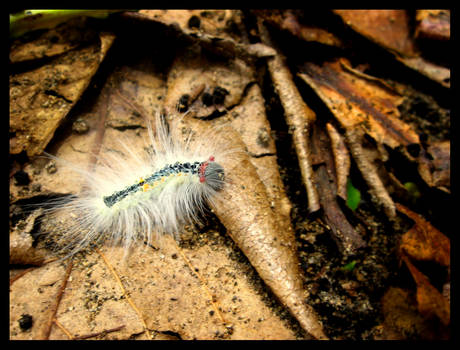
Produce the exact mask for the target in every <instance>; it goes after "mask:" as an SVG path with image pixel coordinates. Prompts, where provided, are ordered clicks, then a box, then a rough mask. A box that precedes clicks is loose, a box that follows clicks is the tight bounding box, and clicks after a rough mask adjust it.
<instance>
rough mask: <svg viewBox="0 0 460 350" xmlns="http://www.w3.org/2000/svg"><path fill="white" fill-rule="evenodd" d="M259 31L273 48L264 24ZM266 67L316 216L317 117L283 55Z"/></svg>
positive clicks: (262, 37)
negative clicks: (313, 151) (313, 140)
mask: <svg viewBox="0 0 460 350" xmlns="http://www.w3.org/2000/svg"><path fill="white" fill-rule="evenodd" d="M258 28H259V34H260V36H261V39H262V42H263V43H264V44H266V45H269V46H272V43H271V39H270V35H269V33H268V31H267V29H266V28H265V26H264V25H263V23H262V21H261V20H259V22H258ZM267 66H268V70H269V72H270V76H271V79H272V82H273V85H274V87H275V90H276V92H277V94H278V96H279V97H280V100H281V104H282V105H283V108H284V117H285V119H286V122H287V124H288V126H289V128H290V131H291V133H292V138H293V143H294V147H295V149H296V153H297V158H298V160H299V166H300V171H301V173H302V180H303V183H304V185H305V188H306V190H307V194H308V209H309V211H310V212H315V211H317V210H319V208H320V204H319V197H318V193H317V191H316V188H315V186H314V181H313V171H312V160H311V156H310V150H309V145H308V143H309V138H310V137H309V135H310V133H311V128H312V124H313V122H314V121H315V120H316V114H315V112H313V110H311V109H310V107H308V106H307V104H306V103H305V102H304V101H303V99H302V96H301V95H300V93H299V91H298V89H297V87H296V86H295V84H294V81H293V79H292V75H291V72H290V71H289V68H288V67H287V66H286V63H285V59H284V57H283V56H281V54H279V53H278V54H277V55H276V56H274V57H269V58H267Z"/></svg>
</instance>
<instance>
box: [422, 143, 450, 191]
mask: <svg viewBox="0 0 460 350" xmlns="http://www.w3.org/2000/svg"><path fill="white" fill-rule="evenodd" d="M418 162H419V164H418V171H419V173H420V175H421V177H422V178H423V180H425V182H426V183H427V184H428V186H430V187H436V188H438V189H440V190H442V191H445V192H447V193H450V141H440V142H433V143H431V144H430V145H429V146H428V148H427V150H426V153H425V152H423V153H421V154H420V156H419V158H418Z"/></svg>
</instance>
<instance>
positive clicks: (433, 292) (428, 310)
mask: <svg viewBox="0 0 460 350" xmlns="http://www.w3.org/2000/svg"><path fill="white" fill-rule="evenodd" d="M403 260H404V262H405V263H406V266H407V267H408V269H409V271H410V273H411V275H412V277H413V278H414V280H415V283H416V284H417V306H418V310H419V312H420V313H421V314H422V315H424V316H426V317H430V316H432V315H436V316H437V317H438V318H439V319H440V320H441V322H442V323H443V324H444V325H445V326H447V325H449V324H450V305H449V302H448V301H447V300H446V299H445V298H444V297H443V295H442V294H441V293H440V292H439V291H438V290H437V289H436V288H435V287H433V286H432V285H431V283H430V281H429V279H428V278H427V277H426V276H425V275H424V274H423V273H421V272H420V271H419V270H418V269H417V268H416V267H415V266H414V265H413V264H412V263H411V262H410V260H409V259H408V258H407V257H405V256H403Z"/></svg>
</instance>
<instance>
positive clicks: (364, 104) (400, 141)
mask: <svg viewBox="0 0 460 350" xmlns="http://www.w3.org/2000/svg"><path fill="white" fill-rule="evenodd" d="M302 68H303V69H302V73H300V74H299V76H300V77H301V78H302V79H303V80H304V81H305V82H306V83H307V84H308V85H310V86H311V87H312V88H313V89H314V90H315V92H316V93H317V94H318V96H319V97H320V98H321V99H322V100H323V101H324V103H325V104H326V105H327V106H328V107H329V109H330V110H331V112H332V113H333V114H334V116H335V117H336V118H337V120H338V121H339V122H340V123H341V124H342V126H343V127H344V128H345V129H350V128H356V127H358V128H362V129H364V130H365V131H366V133H368V134H369V135H370V136H372V137H373V138H374V139H375V140H376V141H377V142H378V143H384V144H386V145H388V146H390V147H392V148H394V147H397V146H400V145H403V146H407V145H409V144H412V143H419V138H418V136H417V134H416V133H415V132H414V131H413V130H412V129H411V128H410V126H409V125H407V124H405V123H404V122H403V121H401V120H400V119H399V111H398V109H397V106H398V105H399V104H401V102H402V101H403V98H402V97H401V96H400V95H398V94H397V93H396V92H395V91H393V90H391V89H390V88H388V87H387V86H385V85H383V84H382V83H381V82H380V81H378V80H377V81H376V80H375V79H372V78H369V77H368V76H366V75H363V74H362V73H360V72H356V71H355V70H353V69H352V68H351V67H350V66H349V63H348V62H347V61H346V60H345V59H339V60H336V61H334V62H326V63H324V64H323V65H322V66H321V67H320V66H318V65H316V64H313V63H306V64H305V65H304V66H303V67H302Z"/></svg>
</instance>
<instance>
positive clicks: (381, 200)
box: [345, 128, 396, 219]
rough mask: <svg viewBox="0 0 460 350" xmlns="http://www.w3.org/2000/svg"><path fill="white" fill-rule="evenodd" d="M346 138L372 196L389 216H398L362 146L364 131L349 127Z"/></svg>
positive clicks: (391, 217) (392, 217) (390, 217)
mask: <svg viewBox="0 0 460 350" xmlns="http://www.w3.org/2000/svg"><path fill="white" fill-rule="evenodd" d="M345 138H346V141H347V144H348V147H349V149H350V152H351V154H352V155H353V159H354V160H355V161H356V164H357V165H358V168H359V171H360V172H361V174H362V176H363V178H364V180H365V181H366V183H367V185H368V186H369V192H370V194H371V196H372V197H373V199H374V200H375V201H376V202H377V203H378V204H379V205H381V206H382V207H383V210H384V211H385V214H386V215H387V216H388V218H389V219H394V218H395V217H396V208H395V204H394V202H393V200H392V199H391V197H390V195H389V194H388V191H387V190H386V188H385V186H384V184H383V182H382V180H381V179H380V177H379V176H378V174H377V171H376V170H375V167H374V166H373V165H372V164H371V163H370V162H369V160H368V159H367V158H366V156H365V154H364V150H363V147H362V141H363V138H364V131H362V130H361V129H359V128H348V129H347V130H346V132H345Z"/></svg>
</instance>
